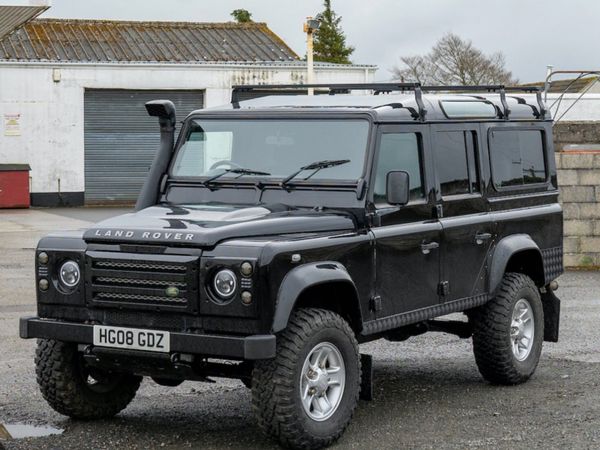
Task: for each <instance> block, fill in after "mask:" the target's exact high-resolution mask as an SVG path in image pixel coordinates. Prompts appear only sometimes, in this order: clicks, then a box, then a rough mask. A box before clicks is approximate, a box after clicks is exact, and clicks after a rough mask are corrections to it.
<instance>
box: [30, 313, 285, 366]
mask: <svg viewBox="0 0 600 450" xmlns="http://www.w3.org/2000/svg"><path fill="white" fill-rule="evenodd" d="M93 329H94V326H93V325H88V324H83V323H72V322H61V321H58V320H51V319H40V318H39V317H22V318H21V320H20V322H19V335H20V336H21V338H23V339H31V338H41V339H55V340H57V341H65V342H75V343H78V344H90V345H92V344H93V342H94V331H93ZM170 334H171V353H189V354H193V355H202V356H209V357H216V358H232V359H244V360H255V359H269V358H274V357H275V342H276V339H275V336H274V335H272V334H265V335H255V336H247V337H237V336H220V335H208V334H193V333H177V332H170Z"/></svg>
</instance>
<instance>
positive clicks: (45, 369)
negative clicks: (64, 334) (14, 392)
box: [35, 339, 142, 420]
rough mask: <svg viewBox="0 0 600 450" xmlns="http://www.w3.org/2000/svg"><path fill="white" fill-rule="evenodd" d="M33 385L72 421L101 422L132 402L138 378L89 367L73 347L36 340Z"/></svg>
mask: <svg viewBox="0 0 600 450" xmlns="http://www.w3.org/2000/svg"><path fill="white" fill-rule="evenodd" d="M35 364H36V373H37V382H38V384H39V386H40V390H41V391H42V395H43V397H44V399H46V401H47V402H48V404H49V405H50V406H51V407H52V408H53V409H54V410H55V411H57V412H59V413H60V414H64V415H65V416H69V417H72V418H74V419H85V420H89V419H105V418H109V417H112V416H114V415H115V414H117V413H118V412H119V411H121V410H122V409H125V407H126V406H127V405H128V404H129V403H130V402H131V400H133V398H134V397H135V394H136V392H137V390H138V388H139V387H140V382H141V381H142V377H138V376H135V375H129V374H121V373H115V372H108V371H104V370H101V369H97V368H93V367H90V366H88V365H87V364H86V362H85V361H84V360H83V357H82V355H81V354H80V353H79V352H78V351H77V345H76V344H71V343H66V342H60V341H55V340H53V339H40V340H39V341H38V346H37V350H36V352H35Z"/></svg>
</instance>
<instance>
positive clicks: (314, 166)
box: [281, 159, 350, 186]
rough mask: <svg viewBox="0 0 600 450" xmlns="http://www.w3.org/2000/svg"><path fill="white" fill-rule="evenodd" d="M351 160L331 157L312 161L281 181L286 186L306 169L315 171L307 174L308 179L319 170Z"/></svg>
mask: <svg viewBox="0 0 600 450" xmlns="http://www.w3.org/2000/svg"><path fill="white" fill-rule="evenodd" d="M349 162H350V160H349V159H330V160H327V159H325V160H323V161H315V162H312V163H310V164H309V165H307V166H304V167H300V169H299V170H297V171H296V172H294V173H293V174H291V175H289V176H287V177H285V178H284V179H283V180H282V181H281V185H282V186H286V185H288V184H290V181H292V180H293V179H294V178H296V176H297V175H299V174H300V173H302V172H304V171H305V170H312V171H313V173H311V174H310V175H309V176H307V177H306V178H304V179H305V180H308V179H309V178H311V177H312V176H313V175H315V174H316V173H317V172H318V171H319V170H322V169H328V168H329V167H335V166H341V165H342V164H347V163H349Z"/></svg>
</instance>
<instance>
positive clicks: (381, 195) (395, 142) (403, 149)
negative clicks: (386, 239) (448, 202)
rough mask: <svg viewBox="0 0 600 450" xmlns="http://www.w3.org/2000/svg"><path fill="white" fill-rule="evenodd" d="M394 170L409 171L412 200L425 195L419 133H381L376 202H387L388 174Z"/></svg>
mask: <svg viewBox="0 0 600 450" xmlns="http://www.w3.org/2000/svg"><path fill="white" fill-rule="evenodd" d="M394 170H404V171H405V172H408V174H409V178H410V199H411V200H418V199H422V198H424V197H425V188H424V186H423V172H422V170H421V152H420V138H419V135H418V134H417V133H384V134H382V135H381V140H380V142H379V159H378V161H377V172H376V174H375V193H374V197H375V198H374V199H375V203H385V201H386V192H385V191H386V182H387V174H388V173H389V172H392V171H394Z"/></svg>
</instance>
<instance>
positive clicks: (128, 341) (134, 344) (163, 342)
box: [94, 325, 171, 353]
mask: <svg viewBox="0 0 600 450" xmlns="http://www.w3.org/2000/svg"><path fill="white" fill-rule="evenodd" d="M94 345H97V346H100V347H114V348H125V349H130V350H145V351H149V352H165V353H168V352H169V351H170V350H171V335H170V333H169V332H167V331H156V330H141V329H138V328H122V327H106V326H103V325H94Z"/></svg>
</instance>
